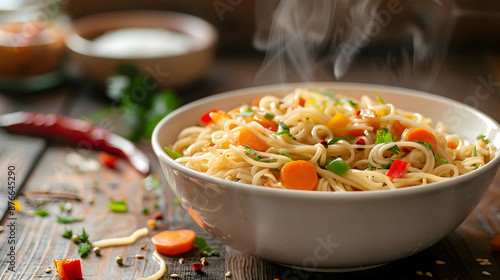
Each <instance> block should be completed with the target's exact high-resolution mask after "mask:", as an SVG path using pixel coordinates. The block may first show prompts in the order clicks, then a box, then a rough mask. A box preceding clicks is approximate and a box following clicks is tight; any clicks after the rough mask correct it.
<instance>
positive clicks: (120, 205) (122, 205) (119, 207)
mask: <svg viewBox="0 0 500 280" xmlns="http://www.w3.org/2000/svg"><path fill="white" fill-rule="evenodd" d="M109 210H111V211H113V212H127V202H126V201H124V200H119V201H113V200H111V202H110V203H109Z"/></svg>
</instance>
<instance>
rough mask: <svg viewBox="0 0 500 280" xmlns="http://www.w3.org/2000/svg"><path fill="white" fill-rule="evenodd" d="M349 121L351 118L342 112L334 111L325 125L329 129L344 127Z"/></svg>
mask: <svg viewBox="0 0 500 280" xmlns="http://www.w3.org/2000/svg"><path fill="white" fill-rule="evenodd" d="M349 123H351V120H350V119H349V118H348V117H346V116H345V115H344V114H342V113H340V112H339V113H336V114H335V115H334V116H333V117H332V118H331V119H330V120H329V121H328V122H327V123H326V126H327V127H328V128H330V129H339V128H345V127H346V126H347V125H349Z"/></svg>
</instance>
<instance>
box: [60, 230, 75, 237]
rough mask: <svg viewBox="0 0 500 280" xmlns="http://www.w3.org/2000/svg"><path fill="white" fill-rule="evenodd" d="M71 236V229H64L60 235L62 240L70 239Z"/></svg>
mask: <svg viewBox="0 0 500 280" xmlns="http://www.w3.org/2000/svg"><path fill="white" fill-rule="evenodd" d="M72 235H73V231H72V230H71V229H66V230H65V231H64V232H63V234H61V236H62V237H64V238H71V236H72Z"/></svg>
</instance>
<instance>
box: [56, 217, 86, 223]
mask: <svg viewBox="0 0 500 280" xmlns="http://www.w3.org/2000/svg"><path fill="white" fill-rule="evenodd" d="M81 221H83V218H79V217H71V216H67V217H62V216H57V222H58V223H61V224H69V223H74V222H81Z"/></svg>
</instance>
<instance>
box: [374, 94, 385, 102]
mask: <svg viewBox="0 0 500 280" xmlns="http://www.w3.org/2000/svg"><path fill="white" fill-rule="evenodd" d="M374 93H375V95H376V96H377V99H378V102H379V103H380V104H383V105H385V101H384V99H382V97H381V96H380V94H378V92H376V91H374Z"/></svg>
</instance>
